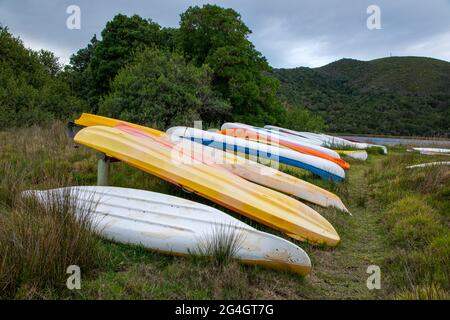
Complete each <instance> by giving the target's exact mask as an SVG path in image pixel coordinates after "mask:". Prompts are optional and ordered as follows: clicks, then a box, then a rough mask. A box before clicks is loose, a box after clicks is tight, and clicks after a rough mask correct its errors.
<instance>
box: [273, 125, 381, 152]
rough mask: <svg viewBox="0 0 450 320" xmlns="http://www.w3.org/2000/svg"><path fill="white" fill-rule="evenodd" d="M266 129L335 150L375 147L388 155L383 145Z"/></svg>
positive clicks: (309, 133)
mask: <svg viewBox="0 0 450 320" xmlns="http://www.w3.org/2000/svg"><path fill="white" fill-rule="evenodd" d="M264 128H266V129H272V130H273V129H275V130H279V131H281V132H285V133H288V134H291V135H294V136H299V137H303V138H307V139H311V140H314V141H321V142H322V144H321V145H322V146H324V147H331V148H335V149H338V148H342V147H345V148H354V149H368V148H372V147H374V148H380V149H382V150H383V153H384V154H387V148H386V147H385V146H382V145H376V144H371V143H365V142H353V141H349V140H347V139H344V138H340V137H334V136H330V135H327V134H322V133H312V132H299V131H294V130H290V129H285V128H280V127H276V126H264Z"/></svg>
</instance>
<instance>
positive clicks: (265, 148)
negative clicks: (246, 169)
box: [166, 127, 345, 181]
mask: <svg viewBox="0 0 450 320" xmlns="http://www.w3.org/2000/svg"><path fill="white" fill-rule="evenodd" d="M166 132H167V133H168V134H172V135H174V136H178V137H182V138H185V139H188V140H191V141H194V142H198V143H202V144H204V145H206V146H210V147H213V148H216V149H220V150H223V151H228V152H234V153H238V154H245V155H246V156H250V157H255V158H257V159H258V160H260V161H261V162H262V163H263V164H266V163H265V161H269V163H270V164H272V165H273V163H274V162H275V163H284V164H287V165H290V166H294V167H297V168H301V169H304V170H307V171H310V172H312V173H314V174H316V175H318V176H320V177H321V178H323V179H327V180H334V181H342V180H343V179H344V178H345V172H344V169H342V168H341V167H340V166H339V165H337V164H336V163H334V162H332V161H329V160H325V159H322V158H318V157H314V156H311V155H308V154H303V153H299V152H296V151H294V150H289V149H286V148H280V147H277V146H274V145H270V144H264V143H258V142H255V141H249V140H245V139H241V138H235V137H231V136H227V135H222V134H220V133H216V132H208V131H203V130H200V129H196V128H188V127H173V128H170V129H168V130H167V131H166Z"/></svg>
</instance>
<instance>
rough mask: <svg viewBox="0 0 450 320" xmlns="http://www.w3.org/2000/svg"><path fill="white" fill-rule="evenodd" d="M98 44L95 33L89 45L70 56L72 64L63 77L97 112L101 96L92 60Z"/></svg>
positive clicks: (66, 68)
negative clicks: (97, 87) (98, 91)
mask: <svg viewBox="0 0 450 320" xmlns="http://www.w3.org/2000/svg"><path fill="white" fill-rule="evenodd" d="M97 44H98V40H97V37H96V36H95V35H94V36H93V37H92V39H91V41H90V43H89V44H88V45H87V47H85V48H82V49H80V50H78V51H77V53H75V54H73V55H72V56H71V57H70V64H69V65H67V66H66V67H65V69H64V72H63V73H62V74H61V78H63V79H64V81H65V82H66V83H67V84H68V85H69V86H70V87H71V89H72V91H73V92H74V93H75V94H76V95H77V96H78V97H79V98H81V99H84V100H86V102H87V103H88V105H89V106H90V108H89V109H90V111H93V112H95V110H96V109H97V103H98V101H99V99H100V96H99V95H98V93H97V90H96V85H95V80H94V76H93V73H92V70H91V61H92V57H93V56H94V52H95V47H96V46H97Z"/></svg>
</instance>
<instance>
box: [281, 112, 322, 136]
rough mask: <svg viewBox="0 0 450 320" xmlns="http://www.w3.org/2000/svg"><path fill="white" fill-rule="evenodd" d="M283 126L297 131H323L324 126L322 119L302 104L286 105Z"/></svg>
mask: <svg viewBox="0 0 450 320" xmlns="http://www.w3.org/2000/svg"><path fill="white" fill-rule="evenodd" d="M286 109H287V115H286V121H285V122H284V126H285V127H286V128H289V129H292V130H297V131H313V132H314V131H323V130H324V129H325V128H326V125H325V122H324V120H323V119H322V118H321V117H320V116H317V115H315V114H313V113H311V112H310V111H308V110H307V109H306V108H305V107H303V106H287V107H286Z"/></svg>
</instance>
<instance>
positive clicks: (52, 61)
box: [36, 49, 62, 77]
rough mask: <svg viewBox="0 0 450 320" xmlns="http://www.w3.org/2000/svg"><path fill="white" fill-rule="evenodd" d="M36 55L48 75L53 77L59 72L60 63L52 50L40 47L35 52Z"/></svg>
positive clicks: (60, 68)
mask: <svg viewBox="0 0 450 320" xmlns="http://www.w3.org/2000/svg"><path fill="white" fill-rule="evenodd" d="M36 56H37V59H38V61H39V62H40V63H41V64H42V65H43V66H44V69H45V70H46V71H47V73H48V74H49V75H51V76H53V77H55V76H57V75H58V74H59V73H60V72H61V70H62V65H61V63H60V62H59V58H58V57H57V56H55V54H54V53H53V52H51V51H47V50H44V49H41V50H39V51H38V52H36Z"/></svg>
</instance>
